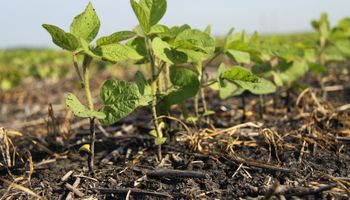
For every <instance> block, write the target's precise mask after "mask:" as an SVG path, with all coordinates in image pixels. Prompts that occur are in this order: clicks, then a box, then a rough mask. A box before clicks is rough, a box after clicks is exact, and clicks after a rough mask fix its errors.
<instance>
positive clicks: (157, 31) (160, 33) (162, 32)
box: [148, 24, 175, 38]
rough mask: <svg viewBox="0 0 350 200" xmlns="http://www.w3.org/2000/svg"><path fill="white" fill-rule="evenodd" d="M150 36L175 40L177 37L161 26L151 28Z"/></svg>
mask: <svg viewBox="0 0 350 200" xmlns="http://www.w3.org/2000/svg"><path fill="white" fill-rule="evenodd" d="M148 34H149V35H156V36H157V37H160V38H174V37H175V35H174V34H173V33H172V32H171V31H170V29H169V28H168V27H167V26H165V25H161V24H156V25H154V26H152V27H151V30H150V32H149V33H148Z"/></svg>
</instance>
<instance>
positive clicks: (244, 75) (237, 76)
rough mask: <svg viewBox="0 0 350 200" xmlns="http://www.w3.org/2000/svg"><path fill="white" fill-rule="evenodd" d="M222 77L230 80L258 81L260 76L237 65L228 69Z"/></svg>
mask: <svg viewBox="0 0 350 200" xmlns="http://www.w3.org/2000/svg"><path fill="white" fill-rule="evenodd" d="M222 78H224V79H226V80H228V81H245V82H257V81H258V77H257V76H255V75H254V74H253V73H252V72H251V71H249V70H248V69H246V68H243V67H240V66H235V67H231V68H230V69H228V70H227V71H226V72H225V73H224V74H223V75H222Z"/></svg>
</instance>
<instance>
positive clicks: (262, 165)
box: [220, 155, 295, 173]
mask: <svg viewBox="0 0 350 200" xmlns="http://www.w3.org/2000/svg"><path fill="white" fill-rule="evenodd" d="M220 157H221V158H223V159H224V160H226V161H228V162H232V159H233V160H234V161H236V162H239V163H243V164H245V165H249V166H252V167H257V168H262V169H268V170H274V171H281V172H287V173H292V172H295V169H288V168H284V167H279V166H275V165H268V164H265V163H260V162H256V161H253V160H249V159H245V158H241V157H239V156H237V155H233V156H232V157H227V156H222V155H221V156H220Z"/></svg>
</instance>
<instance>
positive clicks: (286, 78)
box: [279, 60, 308, 86]
mask: <svg viewBox="0 0 350 200" xmlns="http://www.w3.org/2000/svg"><path fill="white" fill-rule="evenodd" d="M279 67H280V69H281V73H280V74H279V76H280V78H281V79H282V81H283V83H284V84H283V85H287V86H290V85H291V84H292V83H293V82H295V81H297V80H299V79H300V78H301V77H303V76H304V75H305V73H306V72H307V71H308V64H307V62H306V61H305V60H295V61H294V62H293V63H287V64H285V65H283V64H280V65H279Z"/></svg>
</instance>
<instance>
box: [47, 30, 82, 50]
mask: <svg viewBox="0 0 350 200" xmlns="http://www.w3.org/2000/svg"><path fill="white" fill-rule="evenodd" d="M42 26H43V27H44V28H45V29H46V30H47V31H48V32H49V33H50V35H51V37H52V41H53V43H55V44H56V45H57V46H59V47H61V48H63V49H65V50H68V51H74V50H76V49H77V48H78V47H79V40H78V39H77V38H76V37H75V36H74V35H73V34H71V33H66V32H65V31H64V30H62V29H60V28H59V27H57V26H54V25H50V24H43V25H42Z"/></svg>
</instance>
